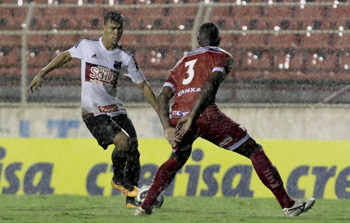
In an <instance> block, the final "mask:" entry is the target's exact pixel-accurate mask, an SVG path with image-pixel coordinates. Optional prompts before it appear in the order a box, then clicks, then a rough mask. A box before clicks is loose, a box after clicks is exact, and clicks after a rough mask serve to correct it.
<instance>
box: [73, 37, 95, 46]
mask: <svg viewBox="0 0 350 223" xmlns="http://www.w3.org/2000/svg"><path fill="white" fill-rule="evenodd" d="M84 39H86V40H91V41H98V40H99V38H90V37H85V38H82V39H80V40H79V41H78V42H77V43H76V44H75V48H77V47H78V45H79V43H80V42H81V41H83V40H84Z"/></svg>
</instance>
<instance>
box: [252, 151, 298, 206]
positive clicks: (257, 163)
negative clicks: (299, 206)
mask: <svg viewBox="0 0 350 223" xmlns="http://www.w3.org/2000/svg"><path fill="white" fill-rule="evenodd" d="M251 161H252V163H253V166H254V169H255V171H256V173H257V174H258V176H259V178H260V180H261V181H262V182H263V184H264V185H265V186H266V187H267V188H269V189H270V190H271V192H272V193H273V194H274V195H275V197H276V199H277V200H278V202H279V204H280V205H281V207H282V208H288V207H292V206H293V205H294V203H295V201H294V200H293V199H292V198H290V197H289V195H288V194H287V192H286V190H285V189H284V187H283V181H282V179H281V176H280V174H279V173H278V170H277V168H276V167H275V166H274V165H273V164H272V163H271V161H270V160H269V158H268V157H267V156H266V154H265V152H264V151H260V152H258V153H256V154H254V155H253V156H252V157H251Z"/></svg>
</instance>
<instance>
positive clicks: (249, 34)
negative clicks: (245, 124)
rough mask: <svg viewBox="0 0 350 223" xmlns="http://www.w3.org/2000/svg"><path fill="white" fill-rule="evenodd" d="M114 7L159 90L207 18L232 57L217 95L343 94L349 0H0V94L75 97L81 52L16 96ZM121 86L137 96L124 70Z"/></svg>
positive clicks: (290, 99)
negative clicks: (39, 86)
mask: <svg viewBox="0 0 350 223" xmlns="http://www.w3.org/2000/svg"><path fill="white" fill-rule="evenodd" d="M28 3H32V4H28ZM33 3H35V5H34V4H33ZM29 5H32V11H31V12H30V16H29V20H28V13H29V8H30V7H29ZM33 5H34V6H33ZM153 6H154V7H153ZM111 9H116V10H118V11H120V12H122V14H123V15H124V17H125V18H126V21H125V25H124V34H123V37H122V39H121V44H122V45H123V46H124V47H125V48H126V49H127V50H128V51H130V52H131V53H133V54H134V56H135V59H136V60H137V62H138V64H139V66H140V67H141V69H142V70H143V72H144V73H145V75H146V76H147V78H148V81H149V82H150V84H151V86H152V87H154V88H155V91H156V92H158V91H159V90H160V88H161V86H162V83H163V82H164V80H165V79H166V78H167V76H168V74H169V70H170V69H171V68H172V67H173V66H174V65H175V63H176V61H178V60H179V59H180V58H181V57H183V56H184V55H185V54H186V53H187V52H189V51H191V50H192V49H194V48H195V47H196V45H195V35H196V30H197V29H198V26H199V25H200V24H201V23H203V22H206V21H210V22H214V23H216V24H217V25H218V26H219V28H220V29H221V35H222V42H221V47H222V48H223V49H225V50H227V51H228V52H230V53H231V54H232V55H233V57H234V60H235V63H234V71H233V72H232V73H231V74H229V76H228V77H227V79H226V80H225V82H224V83H223V87H222V89H221V90H220V92H219V94H218V99H217V100H218V102H222V103H350V94H349V93H348V89H349V87H348V85H349V84H350V70H349V69H350V17H349V16H348V15H349V12H350V4H349V3H348V2H347V1H346V0H341V1H327V0H314V1H304V0H302V1H295V0H288V1H286V0H285V1H283V0H278V1H266V0H249V1H241V0H237V1H232V0H215V1H199V0H150V1H146V0H118V1H113V0H57V1H56V0H52V1H51V0H49V1H48V0H45V1H44V0H33V1H18V0H0V39H1V42H0V66H1V69H0V102H6V103H13V102H21V101H23V100H26V101H28V102H55V103H61V102H67V101H70V102H79V100H80V99H79V98H80V95H79V94H80V62H79V61H75V60H73V61H72V62H70V63H69V64H67V65H65V66H64V67H63V68H60V69H57V70H55V71H53V72H52V73H50V75H49V76H48V78H47V81H46V82H45V87H43V90H42V91H41V92H40V93H37V94H35V95H32V94H28V95H26V96H23V92H24V91H23V88H24V84H23V81H26V82H27V83H26V84H29V82H30V80H31V79H32V78H33V76H34V75H35V74H36V73H37V72H38V71H39V70H40V69H41V68H43V67H44V66H45V65H46V64H48V63H49V62H50V61H51V60H52V59H53V58H54V57H55V56H57V55H58V54H59V53H61V52H62V51H64V50H67V49H69V48H70V47H72V46H73V45H74V44H75V43H76V42H77V41H78V40H79V39H81V38H83V37H99V36H101V35H102V26H103V16H104V14H105V12H106V11H109V10H111ZM24 46H25V48H24ZM23 50H25V52H24V51H23ZM23 52H24V53H25V55H24V56H23V54H22V53H23ZM24 59H26V61H25V63H23V60H24ZM23 64H24V65H23ZM24 69H25V70H24ZM23 70H24V71H25V74H24V72H23ZM124 90H126V91H128V92H126V91H124ZM21 92H22V93H21ZM119 93H120V97H121V98H122V99H123V100H125V101H126V102H140V101H141V102H142V101H144V99H143V97H142V95H140V94H139V92H138V89H135V90H134V88H133V85H132V83H131V82H130V81H129V80H128V79H127V78H122V80H121V82H120V90H119Z"/></svg>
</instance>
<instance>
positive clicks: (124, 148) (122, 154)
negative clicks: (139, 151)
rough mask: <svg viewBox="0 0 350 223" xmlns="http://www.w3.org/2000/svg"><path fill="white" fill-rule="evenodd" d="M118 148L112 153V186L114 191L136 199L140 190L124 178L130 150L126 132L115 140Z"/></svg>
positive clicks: (120, 133) (121, 133)
mask: <svg viewBox="0 0 350 223" xmlns="http://www.w3.org/2000/svg"><path fill="white" fill-rule="evenodd" d="M113 143H114V145H115V146H116V147H115V149H114V150H113V153H112V163H113V172H114V175H113V178H112V181H111V185H112V187H113V188H114V189H116V190H118V191H120V192H121V193H122V194H124V195H125V196H128V197H136V196H137V194H138V188H137V187H136V186H134V185H131V184H130V183H129V182H128V181H127V180H126V179H125V177H124V170H125V165H126V161H127V152H128V150H129V148H130V138H129V136H128V134H127V133H126V132H125V131H120V132H119V133H118V134H117V136H116V137H115V138H114V139H113Z"/></svg>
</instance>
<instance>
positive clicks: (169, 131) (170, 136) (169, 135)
mask: <svg viewBox="0 0 350 223" xmlns="http://www.w3.org/2000/svg"><path fill="white" fill-rule="evenodd" d="M175 130H176V129H175V128H172V127H169V128H165V129H164V136H165V138H166V139H167V140H168V142H169V143H170V145H171V146H173V147H174V146H176V142H175V138H174V133H175Z"/></svg>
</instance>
